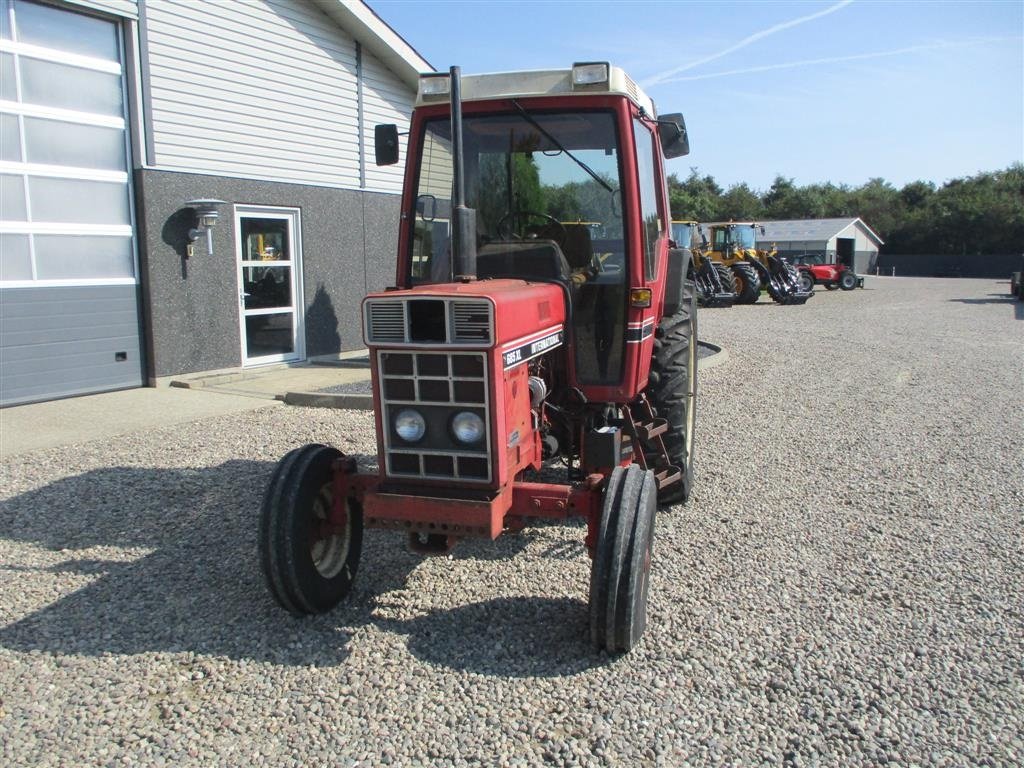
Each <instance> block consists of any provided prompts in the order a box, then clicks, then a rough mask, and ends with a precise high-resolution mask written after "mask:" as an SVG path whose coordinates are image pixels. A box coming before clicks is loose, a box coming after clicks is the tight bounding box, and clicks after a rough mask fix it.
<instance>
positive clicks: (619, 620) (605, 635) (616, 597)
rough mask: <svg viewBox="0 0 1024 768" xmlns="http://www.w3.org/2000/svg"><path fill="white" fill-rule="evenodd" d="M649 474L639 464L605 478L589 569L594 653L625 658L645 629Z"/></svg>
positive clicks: (651, 500)
mask: <svg viewBox="0 0 1024 768" xmlns="http://www.w3.org/2000/svg"><path fill="white" fill-rule="evenodd" d="M657 494H658V491H657V486H656V484H655V482H654V473H653V472H651V471H650V470H644V469H643V468H641V467H640V466H639V465H638V464H632V465H630V466H628V467H626V468H622V467H616V468H615V469H614V470H612V473H611V475H610V476H609V478H608V487H607V488H606V490H605V495H604V502H603V504H602V509H601V521H600V526H599V528H598V538H597V549H596V551H595V554H594V561H593V564H592V565H591V570H590V639H591V642H592V644H593V646H594V650H596V651H599V650H601V649H602V648H603V649H604V650H606V651H607V652H608V653H624V652H626V651H628V650H630V649H631V648H633V646H634V645H636V644H637V642H639V640H640V638H641V636H642V635H643V633H644V629H645V627H646V626H647V591H648V585H649V579H650V570H651V553H652V550H653V543H654V515H655V508H656V507H657Z"/></svg>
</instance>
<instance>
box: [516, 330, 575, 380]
mask: <svg viewBox="0 0 1024 768" xmlns="http://www.w3.org/2000/svg"><path fill="white" fill-rule="evenodd" d="M563 336H564V333H563V332H562V331H560V330H559V331H555V332H554V333H549V334H548V335H547V336H543V337H541V338H539V339H537V340H536V341H530V342H527V343H526V344H523V345H521V346H518V347H516V348H515V349H510V350H508V351H507V352H505V353H504V354H503V355H502V360H504V361H505V370H506V371H507V370H508V369H509V368H514V367H515V366H517V365H519V364H520V363H525V362H526V361H527V360H532V359H533V358H535V357H537V356H538V355H542V354H544V353H545V352H547V351H548V350H549V349H554V348H555V347H560V346H562V340H563Z"/></svg>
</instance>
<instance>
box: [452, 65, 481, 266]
mask: <svg viewBox="0 0 1024 768" xmlns="http://www.w3.org/2000/svg"><path fill="white" fill-rule="evenodd" d="M449 75H450V77H451V113H452V177H453V181H452V187H453V188H452V221H451V228H452V236H451V240H452V257H453V259H452V279H453V280H459V281H462V282H469V281H470V280H476V211H475V210H474V209H472V208H467V207H466V179H465V174H464V171H463V155H462V70H461V69H460V68H459V67H452V68H451V69H450V70H449Z"/></svg>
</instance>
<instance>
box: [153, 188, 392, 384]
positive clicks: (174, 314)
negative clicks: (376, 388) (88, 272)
mask: <svg viewBox="0 0 1024 768" xmlns="http://www.w3.org/2000/svg"><path fill="white" fill-rule="evenodd" d="M136 189H137V195H138V198H139V203H140V204H139V206H138V210H139V212H140V221H139V237H140V249H139V250H140V261H141V276H142V285H143V301H144V315H145V316H146V317H147V318H148V320H147V322H146V324H145V325H146V332H147V348H148V350H149V354H148V356H147V357H148V359H149V360H150V361H151V365H150V368H149V371H148V373H149V377H150V378H151V379H152V378H154V377H161V376H172V375H178V374H183V373H194V372H198V371H208V370H215V369H219V368H233V367H237V366H239V365H241V364H242V353H241V340H240V331H239V324H238V314H239V312H238V277H237V272H236V269H237V262H236V258H237V256H236V243H235V233H234V208H233V206H234V205H236V204H237V205H255V206H280V207H291V208H298V209H299V210H300V216H301V222H302V232H301V236H302V260H303V290H304V302H305V306H304V308H303V313H304V316H305V319H306V354H307V355H309V356H316V355H323V354H332V353H336V352H338V351H347V350H353V349H359V348H360V347H362V329H361V326H360V319H359V303H360V301H361V300H362V298H363V296H364V294H365V290H366V286H367V284H368V282H371V283H372V282H374V281H378V280H380V278H379V277H378V276H377V275H378V274H380V273H382V272H386V271H388V270H390V271H393V270H394V258H395V253H396V251H397V241H398V227H397V222H398V209H399V198H398V196H396V195H388V194H379V193H377V194H375V193H364V192H358V191H355V190H345V189H332V188H329V187H320V186H305V185H297V184H280V183H276V182H265V181H254V180H247V179H232V178H225V177H221V176H205V175H196V174H187V173H175V172H169V171H153V170H141V171H137V172H136ZM202 197H206V198H209V197H212V198H218V199H221V200H225V201H227V203H228V204H227V205H225V206H223V207H222V209H221V217H220V222H219V223H218V225H217V227H216V228H215V229H214V231H213V244H214V254H213V256H212V257H211V256H208V255H207V254H206V248H205V245H204V244H203V242H200V243H198V244H197V248H196V251H195V255H194V256H193V257H192V258H190V259H187V258H185V252H186V251H185V248H186V235H187V232H188V229H189V228H190V227H192V226H194V223H195V222H194V218H193V217H192V216H191V215H190V214H189V213H188V211H187V210H186V209H185V208H184V203H185V201H187V200H191V199H194V198H202ZM364 202H365V206H364ZM364 208H365V212H364ZM367 263H369V264H370V265H371V268H372V270H375V271H374V273H373V275H374V276H373V279H372V280H370V281H368V278H367V271H366V270H367ZM385 263H386V264H387V270H385V269H384V267H383V265H384V264H385ZM384 282H385V280H380V283H379V284H380V285H383V284H384ZM386 282H387V283H391V282H393V278H390V277H389V278H387V279H386ZM370 287H371V288H372V287H374V286H373V285H371V286H370Z"/></svg>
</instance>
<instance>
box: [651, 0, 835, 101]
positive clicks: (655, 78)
mask: <svg viewBox="0 0 1024 768" xmlns="http://www.w3.org/2000/svg"><path fill="white" fill-rule="evenodd" d="M852 2H853V0H842V1H841V2H838V3H836V4H835V5H830V6H829V7H828V8H826V9H824V10H822V11H818V12H817V13H812V14H810V15H808V16H801V17H800V18H798V19H793V20H791V21H784V22H783V23H781V24H776V25H775V26H774V27H768V29H762V30H761V31H760V32H755V33H754V34H752V35H750V36H748V37H745V38H743V39H742V40H740V41H739V42H738V43H736V44H735V45H730V46H729V47H728V48H726V49H725V50H724V51H719V52H718V53H713V54H711V55H710V56H705V57H704V58H703V59H698V60H697V61H691V62H690V63H689V64H683V66H681V67H673V68H672V69H669V70H666V71H665V72H660V73H658V74H657V75H651V76H650V77H648V78H647V79H646V80H642V81H641V82H640V85H641V86H642V87H643V88H649V87H651V86H652V85H657V84H658V83H661V82H664V81H665V80H667V79H668V78H670V77H672V76H673V75H678V74H679V73H680V72H685V71H686V70H688V69H693V68H694V67H699V66H700V65H701V64H707V63H708V62H709V61H714V60H715V59H720V58H722V57H723V56H728V55H729V54H730V53H733V52H734V51H738V50H739V49H740V48H746V47H747V46H748V45H750V44H751V43H756V42H757V41H758V40H762V39H764V38H766V37H768V36H769V35H774V34H775V33H776V32H781V31H782V30H784V29H790V28H791V27H795V26H798V25H800V24H805V23H807V22H808V21H813V20H814V19H820V18H821V17H822V16H828V15H829V14H830V13H835V12H836V11H838V10H841V9H843V8H845V7H846V6H848V5H849V4H850V3H852Z"/></svg>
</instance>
